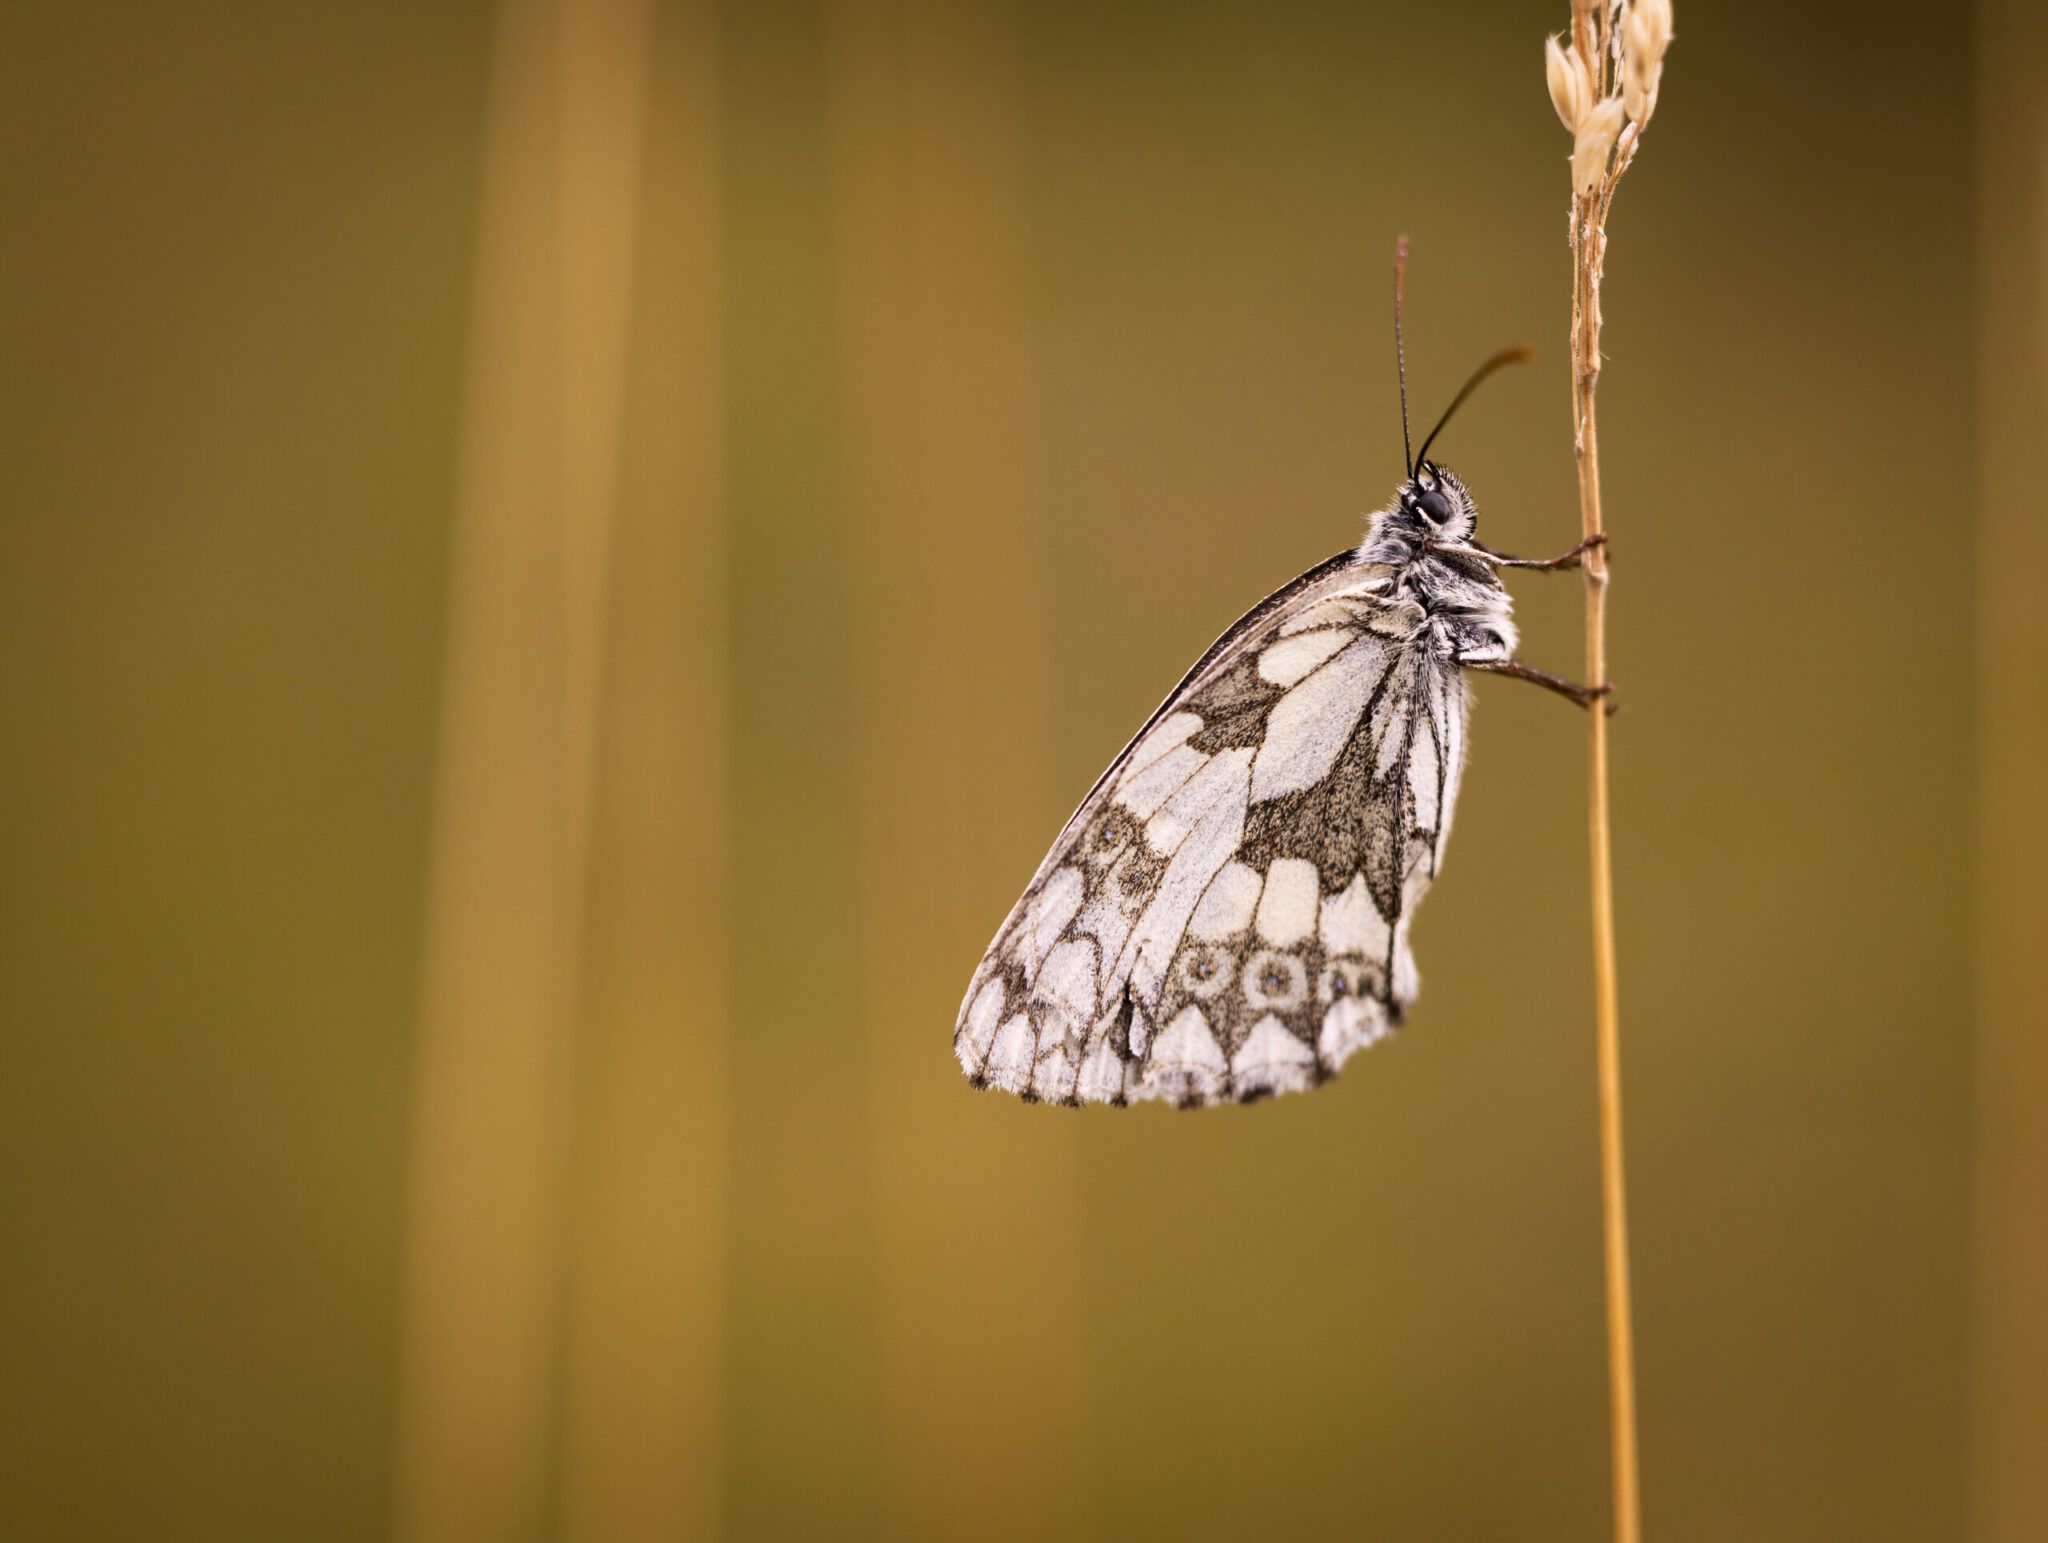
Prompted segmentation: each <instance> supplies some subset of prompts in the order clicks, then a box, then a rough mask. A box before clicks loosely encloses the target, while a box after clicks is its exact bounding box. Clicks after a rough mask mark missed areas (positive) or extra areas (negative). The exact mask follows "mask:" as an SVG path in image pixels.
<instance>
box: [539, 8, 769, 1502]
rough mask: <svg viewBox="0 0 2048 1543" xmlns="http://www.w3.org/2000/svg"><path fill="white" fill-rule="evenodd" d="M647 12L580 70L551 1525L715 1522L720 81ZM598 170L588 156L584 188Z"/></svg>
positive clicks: (689, 30)
mask: <svg viewBox="0 0 2048 1543" xmlns="http://www.w3.org/2000/svg"><path fill="white" fill-rule="evenodd" d="M650 20H651V25H652V31H651V33H650V34H649V35H647V36H645V37H640V36H629V35H628V32H627V29H625V28H620V29H618V30H617V31H615V32H612V33H610V34H608V35H606V36H605V37H603V38H601V39H598V40H597V41H599V42H601V43H602V44H603V45H604V46H605V48H606V51H607V52H606V55H605V56H604V57H603V58H602V60H601V62H602V64H603V66H604V68H602V69H593V70H592V71H591V76H592V79H591V85H592V86H593V87H596V88H603V89H605V90H607V91H608V93H609V94H610V96H611V98H612V100H613V101H614V102H623V101H626V100H629V99H631V98H632V97H633V96H634V95H635V94H636V93H637V92H638V91H639V90H640V89H641V87H640V85H639V84H638V83H636V82H635V81H633V80H630V79H625V78H623V77H627V76H630V75H632V74H633V73H634V71H635V57H634V54H635V52H641V53H644V54H645V55H646V57H647V61H648V62H647V65H646V68H645V69H644V70H643V71H641V72H640V74H641V75H642V76H643V77H644V82H645V85H646V87H647V88H648V89H649V91H650V93H651V94H650V97H649V101H648V106H647V115H646V122H647V145H646V150H645V155H646V176H645V179H644V181H643V184H642V186H643V188H644V190H645V191H644V199H643V208H642V213H641V245H640V260H639V262H638V263H637V265H636V267H637V283H636V286H635V289H634V304H633V316H634V328H633V337H634V342H633V346H632V348H631V350H630V355H629V357H628V359H627V361H626V362H627V364H628V365H629V369H628V370H627V372H626V374H625V376H624V377H623V378H624V379H626V380H627V381H628V383H629V384H628V391H627V393H626V396H625V404H626V412H625V418H624V428H625V440H624V445H623V454H622V458H621V459H620V461H619V463H618V495H619V511H620V512H619V522H618V530H617V532H616V545H615V550H614V553H613V559H612V573H611V581H610V585H609V590H608V593H609V596H610V608H609V615H608V617H607V624H608V626H607V632H606V635H605V639H604V647H603V650H602V652H603V657H604V660H605V670H604V693H603V698H602V702H601V710H600V712H599V733H598V747H599V753H598V762H597V780H596V784H595V787H596V791H597V794H598V798H597V801H596V804H595V808H594V813H593V818H592V825H591V835H592V852H591V896H590V912H589V928H588V931H589V939H590V941H589V946H588V948H587V950H586V953H587V957H588V965H587V972H586V976H585V990H586V996H585V1013H584V1020H583V1024H582V1034H581V1041H580V1045H579V1055H578V1062H577V1064H578V1078H577V1083H578V1102H577V1120H576V1160H575V1162H574V1164H573V1167H572V1179H571V1184H572V1196H571V1216H572V1221H571V1232H572V1246H571V1250H570V1256H569V1272H570V1273H569V1282H568V1299H567V1335H566V1339H565V1346H566V1357H565V1367H564V1373H565V1384H564V1403H563V1422H562V1463H561V1474H562V1495H561V1506H560V1515H561V1524H562V1525H561V1533H562V1536H563V1537H565V1538H568V1539H638V1538H713V1537H717V1536H720V1535H721V1532H722V1528H721V1526H720V1507H719V1488H720V1486H719V1484H718V1467H719V1463H720V1460H721V1459H722V1457H723V1451H722V1447H721V1444H720V1442H719V1439H718V1420H717V1415H718V1400H719V1390H720V1386H721V1379H720V1377H719V1374H718V1373H719V1361H720V1357H719V1353H718V1344H719V1332H720V1329H721V1325H722V1305H723V1304H722V1295H723V1293H722V1287H723V1281H724V1245H723V1239H724V1227H725V1216H724V1204H723V1202H724V1182H725V1165H724V1161H723V1155H724V1132H725V1118H724V1104H725V1098H726V1090H725V1075H726V1072H725V1057H724V1036H725V1013H726V991H725V980H724V972H725V952H726V948H727V944H728V938H727V933H726V926H725V913H724V887H725V862H726V854H725V850H724V847H725V842H724V835H725V817H726V808H725V753H726V743H725V741H726V736H725V732H724V713H725V706H724V698H725V680H724V672H725V664H726V658H725V655H726V650H725V627H726V612H725V605H724V585H725V578H726V573H725V557H724V551H723V510H722V506H721V500H722V498H723V487H722V476H721V470H720V467H721V461H722V448H723V447H722V438H721V436H722V432H723V422H724V414H723V410H722V402H721V398H722V380H721V371H722V365H723V357H722V351H721V344H720V333H721V325H720V314H719V307H720V287H721V286H720V277H719V266H720V263H719V256H720V253H719V244H720V240H721V221H720V209H719V203H720V197H721V177H720V134H719V122H718V112H719V100H720V92H719V80H718V60H717V55H716V47H717V35H716V29H715V13H713V12H712V11H711V10H710V8H709V7H706V6H701V5H685V6H677V7H671V8H666V9H664V10H663V11H661V12H660V13H659V14H658V15H657V16H654V17H652V18H651V19H650ZM598 62H600V61H596V60H593V61H592V63H598ZM613 77H620V78H619V79H617V80H616V82H615V83H613V84H609V85H608V84H607V83H608V82H611V81H612V78H613ZM612 127H613V129H614V130H615V132H616V134H617V135H618V136H621V137H623V136H625V135H627V134H628V133H630V132H631V131H632V128H633V124H632V122H631V121H629V118H628V115H626V114H623V113H622V114H619V115H618V117H617V119H616V120H615V121H614V122H613V124H612ZM587 148H588V149H589V151H590V152H591V153H592V154H593V155H598V154H603V155H605V156H606V157H608V158H611V164H613V165H614V166H615V165H616V164H617V160H618V158H623V157H629V156H630V155H632V153H633V152H632V149H631V148H630V147H628V146H626V145H613V146H607V145H605V144H604V143H602V142H600V141H599V140H598V139H597V138H596V137H594V136H593V138H592V140H591V141H590V143H589V145H588V146H587ZM599 173H600V168H598V167H592V168H591V169H590V185H595V184H596V180H597V177H598V175H599ZM572 180H573V178H572ZM598 212H603V211H598ZM614 224H616V222H614ZM609 335H610V336H611V337H612V338H613V340H614V342H615V343H616V342H618V341H620V338H619V336H618V334H616V333H612V334H609ZM601 381H602V382H604V383H609V384H612V385H614V386H615V385H616V379H615V378H614V377H612V376H609V375H607V376H602V377H601ZM603 426H604V425H603V420H601V419H600V420H598V421H596V422H594V423H593V424H592V429H593V431H594V432H595V431H598V430H601V429H602V428H603Z"/></svg>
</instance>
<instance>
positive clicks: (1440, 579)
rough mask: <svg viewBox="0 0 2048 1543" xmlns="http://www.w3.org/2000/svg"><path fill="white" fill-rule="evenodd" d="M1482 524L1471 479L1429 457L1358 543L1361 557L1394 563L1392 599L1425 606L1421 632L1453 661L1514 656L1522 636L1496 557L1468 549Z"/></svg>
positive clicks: (1395, 602) (1390, 576) (1390, 575)
mask: <svg viewBox="0 0 2048 1543" xmlns="http://www.w3.org/2000/svg"><path fill="white" fill-rule="evenodd" d="M1478 524H1479V510H1478V507H1477V505H1475V504H1474V503H1473V501H1472V495H1471V494H1470V493H1468V492H1467V491H1466V489H1465V485H1464V484H1463V483H1462V482H1460V481H1459V480H1458V479H1457V477H1455V476H1454V475H1452V474H1451V472H1449V471H1448V470H1446V469H1444V468H1443V467H1440V466H1437V465H1435V464H1434V463H1433V462H1425V463H1423V465H1422V466H1421V467H1420V468H1419V469H1418V470H1417V473H1416V475H1415V476H1414V477H1413V478H1411V479H1410V480H1409V481H1407V482H1404V483H1403V484H1402V485H1401V488H1400V490H1399V492H1398V494H1397V495H1396V497H1395V499H1394V502H1393V503H1392V504H1390V505H1389V506H1388V507H1386V508H1385V509H1382V510H1380V511H1379V512H1378V513H1376V514H1374V515H1373V517H1372V525H1371V527H1370V529H1369V530H1368V531H1367V533H1366V538H1365V540H1364V542H1363V543H1362V544H1361V545H1360V546H1359V548H1358V555H1359V557H1360V559H1361V560H1363V561H1364V562H1367V563H1372V564H1376V565H1380V566H1383V567H1385V568H1386V569H1387V571H1388V580H1389V582H1388V585H1387V590H1386V594H1387V600H1388V603H1389V604H1390V605H1399V604H1401V603H1402V602H1404V601H1405V602H1409V603H1412V604H1413V605H1414V606H1415V607H1417V609H1418V611H1419V612H1420V616H1419V618H1418V622H1419V626H1418V634H1419V635H1426V636H1427V638H1428V640H1429V642H1430V643H1431V645H1432V646H1433V648H1434V650H1435V651H1437V652H1439V653H1442V654H1444V655H1446V656H1447V657H1449V658H1451V659H1452V660H1465V661H1476V660H1480V659H1502V658H1506V657H1508V656H1509V655H1510V654H1512V653H1513V651H1514V647H1515V642H1516V634H1515V625H1514V622H1513V620H1512V613H1513V610H1514V603H1513V601H1512V599H1511V598H1510V597H1509V595H1508V592H1507V587H1506V586H1505V585H1503V584H1502V583H1501V581H1500V577H1499V575H1498V574H1497V573H1495V571H1494V569H1493V566H1492V565H1491V564H1490V563H1488V562H1486V561H1485V560H1484V559H1483V558H1482V557H1479V556H1476V555H1465V553H1466V552H1467V551H1469V550H1470V549H1471V543H1472V540H1473V537H1474V535H1475V534H1476V532H1477V529H1478Z"/></svg>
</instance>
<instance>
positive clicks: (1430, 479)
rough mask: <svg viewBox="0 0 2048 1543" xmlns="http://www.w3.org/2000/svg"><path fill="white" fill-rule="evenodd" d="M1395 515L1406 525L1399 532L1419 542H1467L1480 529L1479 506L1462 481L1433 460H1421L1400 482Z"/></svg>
mask: <svg viewBox="0 0 2048 1543" xmlns="http://www.w3.org/2000/svg"><path fill="white" fill-rule="evenodd" d="M1395 518H1396V519H1398V520H1399V521H1400V522H1401V524H1402V525H1403V526H1404V527H1406V528H1405V529H1404V530H1403V531H1402V534H1403V535H1405V536H1408V537H1409V538H1411V539H1412V540H1414V541H1416V542H1418V543H1420V542H1423V541H1442V542H1459V541H1469V540H1470V539H1471V538H1472V534H1473V532H1474V531H1476V530H1477V529H1478V528H1479V509H1478V507H1477V506H1476V505H1475V504H1474V503H1473V502H1472V495H1471V494H1470V493H1468V492H1466V491H1465V484H1464V483H1462V482H1460V481H1459V480H1458V479H1457V478H1456V477H1455V476H1453V475H1452V474H1451V473H1450V472H1449V471H1447V470H1446V469H1445V468H1443V467H1441V466H1439V465H1437V464H1436V462H1434V461H1424V462H1422V463H1421V464H1420V465H1418V466H1417V467H1416V468H1415V475H1414V476H1413V477H1410V478H1409V479H1408V480H1407V481H1406V482H1404V483H1402V484H1401V501H1400V503H1399V504H1398V505H1396V507H1395Z"/></svg>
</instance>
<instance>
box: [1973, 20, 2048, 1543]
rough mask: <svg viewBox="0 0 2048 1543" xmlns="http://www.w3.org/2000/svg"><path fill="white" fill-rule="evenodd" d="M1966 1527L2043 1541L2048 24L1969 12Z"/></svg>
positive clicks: (2046, 1531)
mask: <svg viewBox="0 0 2048 1543" xmlns="http://www.w3.org/2000/svg"><path fill="white" fill-rule="evenodd" d="M1977 12H1978V18H1979V28H1978V34H1977V59H1978V69H1979V71H1980V77H1979V78H1980V90H1979V96H1978V100H1979V107H1978V120H1977V129H1978V135H1977V146H1978V153H1979V155H1980V156H1981V157H1982V161H1981V163H1980V167H1981V169H1980V171H1979V173H1978V177H1977V187H1978V189H1979V191H1978V211H1979V212H1978V220H1979V225H1978V231H1979V238H1980V242H1981V245H1980V249H1979V259H1978V284H1977V338H1978V343H1979V347H1980V349H1981V350H1982V352H1981V354H1980V356H1979V360H1978V374H1977V379H1978V382H1979V389H1978V392H1977V434H1978V448H1979V459H1978V474H1979V477H1980V479H1981V480H1980V483H1979V486H1980V489H1981V503H1980V514H1979V518H1980V519H1981V521H1982V525H1981V528H1980V531H1979V535H1978V552H1979V561H1978V565H1977V585H1978V604H1977V661H1978V665H1977V668H1978V682H1977V686H1978V689H1977V700H1978V703H1979V711H1978V716H1977V721H1978V725H1979V729H1978V747H1977V748H1978V763H1977V776H1978V803H1977V835H1978V845H1977V854H1978V856H1977V862H1978V874H1977V929H1976V930H1977V950H1978V999H1977V1015H1976V1016H1977V1034H1978V1064H1977V1088H1976V1118H1977V1131H1976V1138H1977V1139H1976V1164H1977V1175H1976V1208H1975V1209H1976V1215H1975V1223H1976V1288H1975V1294H1976V1300H1975V1304H1974V1306H1975V1313H1974V1315H1973V1324H1972V1328H1973V1339H1974V1344H1973V1346H1972V1360H1973V1367H1972V1383H1973V1389H1972V1420H1973V1425H1974V1430H1973V1439H1972V1448H1973V1451H1972V1468H1973V1471H1972V1474H1971V1478H1972V1483H1971V1486H1970V1492H1971V1497H1972V1531H1971V1536H1972V1537H1973V1538H1976V1539H1978V1540H1979V1543H2018V1540H2021V1539H2033V1538H2043V1537H2048V1465H2044V1464H2043V1463H2042V1461H2041V1447H2042V1440H2043V1433H2044V1432H2048V1203H2044V1197H2048V1120H2044V1119H2043V1117H2042V1111H2043V1110H2044V1109H2048V972H2044V971H2043V970H2042V968H2041V927H2042V920H2043V918H2044V917H2048V809H2044V806H2043V804H2042V800H2041V769H2042V767H2043V766H2044V765H2048V692H2044V690H2043V689H2042V682H2043V681H2044V680H2048V611H2044V610H2043V609H2042V606H2041V602H2040V597H2039V585H2040V575H2041V573H2042V572H2043V571H2044V570H2048V519H2044V517H2043V514H2042V508H2043V504H2042V490H2043V489H2044V488H2048V436H2044V429H2048V234H2044V233H2048V103H2044V99H2043V97H2042V95H2041V91H2040V81H2041V79H2042V75H2043V72H2044V71H2048V14H2044V13H2043V11H2042V10H2041V8H2040V7H2039V6H2038V5H2036V4H2032V3H2029V0H1982V3H1981V4H1980V5H1979V6H1978V8H1977Z"/></svg>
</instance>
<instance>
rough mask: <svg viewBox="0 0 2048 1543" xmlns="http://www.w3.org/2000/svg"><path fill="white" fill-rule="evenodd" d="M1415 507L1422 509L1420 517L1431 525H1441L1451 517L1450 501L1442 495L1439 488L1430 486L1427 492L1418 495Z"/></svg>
mask: <svg viewBox="0 0 2048 1543" xmlns="http://www.w3.org/2000/svg"><path fill="white" fill-rule="evenodd" d="M1415 507H1416V508H1418V509H1420V510H1421V511H1422V517H1423V518H1424V519H1425V520H1427V521H1429V523H1430V524H1432V525H1441V524H1443V522H1444V521H1445V520H1448V519H1449V518H1450V517H1451V501H1450V500H1449V499H1448V498H1446V497H1444V495H1443V491H1442V490H1441V489H1440V488H1431V489H1430V490H1429V491H1428V492H1426V493H1423V494H1420V495H1418V496H1417V498H1416V500H1415Z"/></svg>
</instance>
